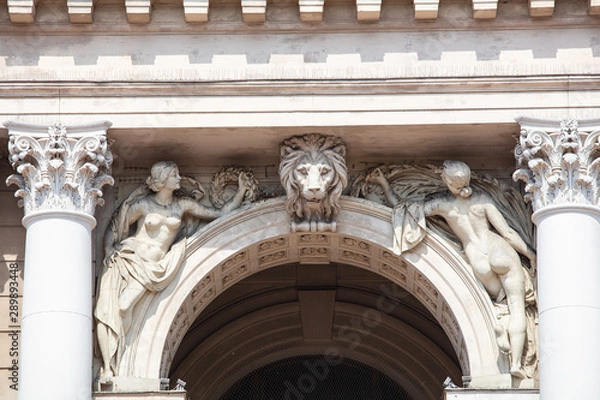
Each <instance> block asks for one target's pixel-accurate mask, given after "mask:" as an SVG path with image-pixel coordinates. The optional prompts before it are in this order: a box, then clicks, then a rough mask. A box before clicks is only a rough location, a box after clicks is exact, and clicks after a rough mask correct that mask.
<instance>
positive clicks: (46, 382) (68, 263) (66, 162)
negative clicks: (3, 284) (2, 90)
mask: <svg viewBox="0 0 600 400" xmlns="http://www.w3.org/2000/svg"><path fill="white" fill-rule="evenodd" d="M4 125H5V126H6V127H7V128H8V130H9V138H10V139H9V151H10V155H9V157H10V161H11V163H12V165H13V167H14V168H15V169H16V170H17V174H14V175H11V176H10V177H9V178H8V179H7V183H8V184H16V185H17V186H19V189H18V190H17V192H16V193H15V196H17V197H21V198H22V200H20V204H21V205H23V206H24V208H25V217H24V218H23V225H24V226H25V228H26V229H27V236H26V243H25V280H24V287H23V289H24V292H23V310H22V325H21V352H20V359H19V392H18V398H19V400H34V399H36V400H37V399H45V400H66V399H73V400H91V398H92V362H93V360H92V350H93V341H92V286H93V272H92V238H91V234H92V229H93V228H94V226H95V224H96V221H95V219H94V217H93V214H94V209H95V206H96V204H98V203H100V202H101V201H102V200H101V196H102V192H101V191H100V188H101V187H102V186H103V185H104V184H107V183H109V184H112V178H111V177H110V175H108V173H109V171H110V165H111V163H112V155H111V153H110V151H109V150H108V145H107V142H106V130H107V128H108V127H109V126H110V124H109V123H101V124H97V125H89V126H78V127H69V128H68V129H67V128H66V127H64V126H62V125H53V126H51V127H49V128H48V127H40V126H34V125H25V124H19V123H13V122H6V123H4ZM67 130H68V132H67Z"/></svg>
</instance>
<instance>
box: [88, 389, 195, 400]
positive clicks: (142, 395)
mask: <svg viewBox="0 0 600 400" xmlns="http://www.w3.org/2000/svg"><path fill="white" fill-rule="evenodd" d="M92 398H93V399H94V400H100V399H101V400H113V399H114V400H138V399H149V400H188V396H187V392H185V391H171V390H169V391H158V392H130V393H116V392H94V393H93V395H92Z"/></svg>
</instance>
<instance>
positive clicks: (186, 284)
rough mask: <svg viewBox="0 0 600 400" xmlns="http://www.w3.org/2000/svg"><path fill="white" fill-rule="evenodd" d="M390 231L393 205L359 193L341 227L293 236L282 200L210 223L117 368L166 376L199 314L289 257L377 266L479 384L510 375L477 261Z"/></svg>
mask: <svg viewBox="0 0 600 400" xmlns="http://www.w3.org/2000/svg"><path fill="white" fill-rule="evenodd" d="M392 232H393V231H392V226H391V212H390V209H389V208H387V207H384V206H379V205H377V204H373V203H371V202H368V201H365V200H361V199H355V198H343V199H342V211H341V212H340V214H339V216H338V229H337V232H335V233H322V234H321V233H291V232H290V228H289V219H288V215H287V212H286V211H285V204H284V200H283V199H274V200H270V201H266V202H262V203H258V204H254V205H252V206H251V207H248V208H247V209H243V210H239V211H237V212H235V213H233V214H231V215H229V216H227V217H225V218H223V219H220V220H218V221H215V222H214V223H212V224H209V225H208V226H206V227H205V228H204V229H202V230H201V231H199V232H197V233H196V235H195V236H193V237H191V238H189V240H188V245H187V250H186V259H185V261H184V263H183V265H182V267H181V269H180V271H179V276H178V277H177V278H176V284H174V285H171V286H170V287H169V288H167V289H165V290H164V291H162V292H160V293H158V294H157V295H155V296H154V297H148V298H146V299H145V300H143V302H142V303H141V304H139V305H138V309H139V313H138V314H137V315H136V317H135V319H134V321H133V324H132V328H131V330H130V334H131V335H130V341H129V343H128V347H127V350H126V352H125V354H124V357H123V360H122V362H121V365H120V371H119V374H120V375H121V376H134V377H138V378H142V379H150V380H156V381H158V380H159V379H160V378H161V377H166V376H168V373H169V371H170V370H171V365H172V363H173V360H174V358H175V355H176V353H177V352H178V349H179V347H180V345H181V343H182V339H183V338H184V336H185V334H186V332H188V330H189V329H190V327H191V326H192V324H193V323H194V321H195V320H196V318H197V317H198V316H199V315H200V314H201V313H202V312H203V310H205V309H206V308H207V307H208V306H209V305H210V304H211V303H212V302H214V301H215V300H216V299H218V298H219V296H220V295H221V294H222V293H224V292H225V291H226V290H227V289H228V288H230V287H232V286H234V285H235V284H236V283H237V282H239V281H241V280H243V279H246V278H248V277H250V276H252V275H254V274H257V273H259V272H261V271H264V270H267V269H270V268H273V267H278V266H281V265H285V264H290V263H298V264H301V265H325V264H331V263H338V264H344V265H350V266H353V267H357V268H361V269H365V270H369V271H371V272H373V273H374V274H377V275H379V276H382V277H385V278H386V279H388V280H390V281H391V282H393V283H394V284H396V285H398V286H399V287H401V288H402V289H404V290H406V291H407V292H408V293H410V294H411V295H412V296H414V298H416V299H417V300H418V301H419V302H420V303H421V304H422V305H423V306H424V307H425V308H426V309H427V310H428V311H429V312H430V314H431V315H432V316H433V317H434V318H435V320H436V321H437V323H438V324H439V326H440V327H441V328H442V329H443V331H444V333H445V335H446V336H447V338H448V340H449V341H450V343H451V344H452V348H453V349H454V352H455V354H456V358H457V359H458V363H459V365H460V369H461V372H462V375H463V376H464V377H467V378H466V379H469V380H470V382H471V387H477V382H483V383H482V386H479V387H483V385H485V384H486V382H489V379H498V378H502V379H504V378H507V379H508V382H510V375H509V374H508V363H507V357H506V356H505V355H503V354H500V352H499V350H498V346H497V344H496V339H495V334H494V329H493V328H494V326H495V324H496V323H497V322H496V321H497V319H496V316H495V314H494V311H493V307H492V303H491V301H490V299H489V296H488V295H487V293H485V290H484V289H483V287H482V286H481V285H480V284H479V283H478V282H477V281H476V279H475V278H474V277H473V274H472V271H471V269H470V267H469V266H468V265H467V264H466V263H465V261H464V260H463V259H462V258H461V257H460V256H459V255H458V254H457V253H456V252H455V251H454V250H453V249H452V248H451V246H449V245H448V244H447V243H446V242H444V241H443V240H441V239H440V238H437V237H436V236H435V235H428V236H427V237H426V238H425V240H424V241H423V242H422V243H421V244H420V245H419V246H417V247H416V248H415V249H413V250H412V251H410V252H407V253H405V254H403V255H402V256H401V257H399V256H396V255H394V254H393V253H392V251H391V239H392ZM356 361H359V362H361V360H356ZM366 364H367V365H368V363H366ZM240 378H241V377H240Z"/></svg>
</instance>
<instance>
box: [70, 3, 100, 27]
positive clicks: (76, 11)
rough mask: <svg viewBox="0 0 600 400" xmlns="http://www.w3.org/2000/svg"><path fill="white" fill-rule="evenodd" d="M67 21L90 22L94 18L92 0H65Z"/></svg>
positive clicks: (76, 22)
mask: <svg viewBox="0 0 600 400" xmlns="http://www.w3.org/2000/svg"><path fill="white" fill-rule="evenodd" d="M67 8H68V9H69V21H70V22H71V23H72V24H91V23H92V22H93V18H94V1H93V0H67Z"/></svg>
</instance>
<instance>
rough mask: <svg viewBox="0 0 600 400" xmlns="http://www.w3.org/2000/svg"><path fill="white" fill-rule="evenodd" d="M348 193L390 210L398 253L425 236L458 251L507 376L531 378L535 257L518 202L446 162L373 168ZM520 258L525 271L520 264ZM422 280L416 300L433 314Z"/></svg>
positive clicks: (420, 279)
mask: <svg viewBox="0 0 600 400" xmlns="http://www.w3.org/2000/svg"><path fill="white" fill-rule="evenodd" d="M440 172H441V174H439V175H438V173H440ZM472 186H473V187H472ZM353 193H354V194H355V195H361V196H363V197H366V198H369V199H371V200H373V201H378V202H382V203H384V204H388V205H390V206H392V207H393V208H394V211H393V222H392V223H393V228H394V251H395V252H396V253H397V254H401V253H403V252H405V251H407V250H410V249H412V248H413V247H415V246H416V245H417V244H419V243H420V242H421V241H422V240H423V239H424V237H425V234H426V231H427V230H428V229H433V230H437V231H438V233H441V234H442V235H443V236H444V237H446V238H447V239H449V240H451V241H454V242H456V244H458V245H460V246H461V250H462V254H463V256H464V257H465V258H466V260H467V261H468V262H469V264H470V265H471V267H472V268H473V273H474V275H475V277H477V279H478V280H479V281H480V282H481V284H482V285H483V286H484V287H485V289H486V290H487V292H488V294H489V295H490V297H491V299H492V300H493V301H494V302H495V304H496V309H497V314H498V324H497V326H496V328H495V330H496V334H497V341H498V346H499V347H500V349H501V350H502V351H504V352H507V353H508V354H509V356H510V359H511V367H510V372H511V374H512V375H513V376H515V377H516V378H518V379H527V378H533V377H534V375H535V374H536V367H537V357H536V356H535V354H536V345H537V343H536V342H537V339H536V333H535V325H536V318H537V314H536V299H535V291H534V286H533V277H534V276H535V267H536V255H535V252H534V251H533V249H532V245H531V243H532V242H533V235H532V234H531V233H532V232H533V230H532V229H531V227H530V222H529V218H528V213H527V212H526V209H525V207H524V202H523V201H522V199H521V201H518V200H519V198H518V196H516V195H515V194H514V193H513V192H510V191H506V190H504V189H502V188H501V187H500V186H499V185H498V184H497V183H496V182H494V181H489V180H485V179H482V178H479V177H477V178H476V179H474V180H473V181H472V180H471V170H470V168H469V167H468V166H467V165H466V164H464V163H462V162H459V161H446V162H444V165H443V168H442V169H441V170H436V169H424V168H415V167H388V168H385V167H382V168H376V169H374V170H372V171H370V172H369V173H367V174H364V175H363V176H362V177H359V179H357V180H356V182H355V184H354V188H353ZM507 194H509V195H507ZM513 200H514V201H513ZM426 217H427V219H428V222H429V223H426ZM526 240H527V241H528V242H529V245H528V244H527V242H526ZM520 254H521V255H523V256H524V257H525V258H526V259H528V264H529V265H527V264H522V261H521V258H520ZM423 279H424V277H423V276H422V275H420V274H417V275H416V277H415V280H416V282H415V285H416V293H417V295H418V296H419V297H421V299H422V300H424V301H425V303H426V304H427V305H428V306H429V307H430V308H431V310H432V311H433V312H434V313H435V312H437V309H438V304H437V301H436V300H435V298H436V297H437V292H436V291H435V289H433V286H432V285H431V284H430V283H428V282H426V281H424V280H423ZM448 328H451V325H448Z"/></svg>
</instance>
